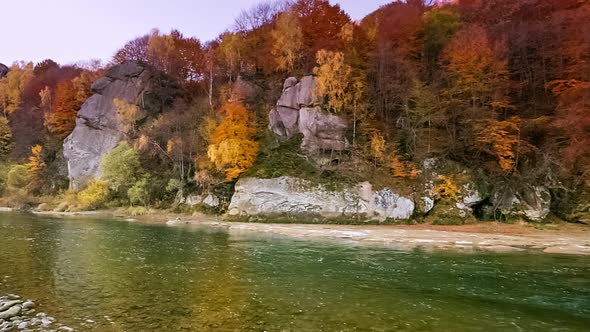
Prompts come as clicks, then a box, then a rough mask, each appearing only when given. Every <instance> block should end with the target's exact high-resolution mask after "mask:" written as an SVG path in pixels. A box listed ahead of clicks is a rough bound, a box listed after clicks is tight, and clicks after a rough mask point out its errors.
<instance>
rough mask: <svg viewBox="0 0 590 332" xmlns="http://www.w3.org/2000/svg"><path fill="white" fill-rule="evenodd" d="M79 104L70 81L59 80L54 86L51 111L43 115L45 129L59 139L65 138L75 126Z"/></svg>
mask: <svg viewBox="0 0 590 332" xmlns="http://www.w3.org/2000/svg"><path fill="white" fill-rule="evenodd" d="M80 106H81V103H80V101H79V99H78V96H77V93H76V90H75V88H74V84H73V83H72V81H70V80H66V81H62V82H60V83H59V84H58V85H57V87H56V88H55V97H54V98H53V112H50V113H48V114H46V116H45V126H46V127H47V130H49V132H50V133H52V134H54V135H55V136H57V137H59V138H61V139H63V138H66V137H67V136H68V135H69V134H70V133H71V132H72V130H74V127H75V126H76V114H77V113H78V110H79V109H80Z"/></svg>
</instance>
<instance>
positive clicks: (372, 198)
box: [228, 177, 415, 221]
mask: <svg viewBox="0 0 590 332" xmlns="http://www.w3.org/2000/svg"><path fill="white" fill-rule="evenodd" d="M414 209H415V204H414V201H413V200H412V199H411V198H407V197H404V196H402V195H400V194H398V193H396V192H395V191H394V190H391V189H383V190H380V191H374V190H373V189H372V186H371V184H370V183H368V182H363V183H360V184H358V185H356V186H353V187H350V188H347V189H343V190H330V189H328V188H326V187H324V186H322V185H316V184H313V183H311V182H309V181H306V180H302V179H298V178H293V177H280V178H273V179H258V178H245V179H241V180H240V181H238V183H237V184H236V187H235V193H234V195H233V197H232V199H231V203H230V206H229V209H228V211H229V215H230V216H260V217H270V218H272V217H281V216H288V217H322V218H328V219H330V218H340V217H361V218H365V219H372V220H380V221H385V220H387V219H393V220H407V219H410V218H411V216H412V214H413V213H414Z"/></svg>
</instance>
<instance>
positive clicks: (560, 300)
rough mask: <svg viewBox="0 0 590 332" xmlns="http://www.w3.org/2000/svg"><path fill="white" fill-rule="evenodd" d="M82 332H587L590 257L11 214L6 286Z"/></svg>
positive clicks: (1, 224)
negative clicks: (442, 249) (399, 246)
mask: <svg viewBox="0 0 590 332" xmlns="http://www.w3.org/2000/svg"><path fill="white" fill-rule="evenodd" d="M6 293H16V294H19V295H22V296H23V297H26V298H31V299H33V300H34V301H35V302H36V303H38V305H39V310H40V311H44V312H47V313H48V314H49V315H51V316H53V317H56V318H57V319H58V320H59V321H60V322H62V323H63V324H65V325H68V326H72V327H75V328H76V329H78V330H96V331H208V330H215V331H237V330H239V331H265V330H266V331H279V330H280V331H335V330H344V331H355V330H359V331H463V330H468V331H493V330H497V331H507V330H510V331H520V330H526V331H548V330H559V331H587V330H588V326H590V259H589V258H587V257H576V256H552V255H539V254H492V253H481V254H460V253H435V254H432V253H422V252H419V251H415V252H398V251H392V250H386V249H375V248H356V247H347V246H339V245H334V244H328V243H322V242H305V241H294V240H286V239H273V238H271V237H263V236H258V237H249V236H240V237H232V236H230V235H229V234H228V233H226V232H224V231H221V230H214V229H206V228H197V229H182V228H170V227H165V226H154V225H143V224H135V223H126V222H120V221H111V220H92V219H84V220H77V219H50V218H38V217H33V216H23V215H0V294H6Z"/></svg>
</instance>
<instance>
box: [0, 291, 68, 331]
mask: <svg viewBox="0 0 590 332" xmlns="http://www.w3.org/2000/svg"><path fill="white" fill-rule="evenodd" d="M20 298H21V297H20V296H18V295H15V294H8V295H5V296H0V308H3V309H4V310H0V332H8V331H10V332H14V331H16V330H17V329H18V331H21V332H33V330H34V331H49V332H57V331H65V332H70V331H74V329H73V328H71V327H69V326H62V325H61V324H55V325H53V324H54V323H55V318H53V317H51V316H47V314H46V313H44V312H39V313H37V314H36V315H35V316H33V313H34V312H35V309H33V308H34V307H35V303H34V302H33V301H31V300H26V301H24V302H23V301H22V300H20ZM51 325H53V326H52V327H50V326H51ZM56 325H57V326H56Z"/></svg>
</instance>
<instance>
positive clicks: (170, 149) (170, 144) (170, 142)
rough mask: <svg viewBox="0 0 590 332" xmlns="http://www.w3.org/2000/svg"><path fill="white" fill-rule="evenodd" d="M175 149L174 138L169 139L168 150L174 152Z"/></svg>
mask: <svg viewBox="0 0 590 332" xmlns="http://www.w3.org/2000/svg"><path fill="white" fill-rule="evenodd" d="M173 151H174V140H173V139H169V140H168V142H167V144H166V152H168V153H172V152H173Z"/></svg>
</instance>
